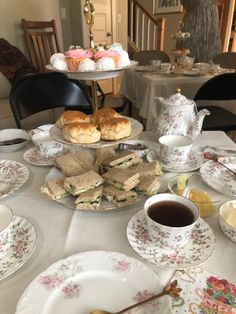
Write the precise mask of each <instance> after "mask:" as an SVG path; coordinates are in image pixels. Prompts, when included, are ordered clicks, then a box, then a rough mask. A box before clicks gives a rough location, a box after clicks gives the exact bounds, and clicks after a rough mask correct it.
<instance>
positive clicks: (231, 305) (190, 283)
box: [172, 267, 236, 314]
mask: <svg viewBox="0 0 236 314" xmlns="http://www.w3.org/2000/svg"><path fill="white" fill-rule="evenodd" d="M175 279H177V281H178V286H179V287H180V288H181V289H182V291H181V293H180V298H178V299H173V300H172V307H173V312H174V313H175V314H182V313H194V314H223V313H224V314H226V313H227V314H235V313H236V308H235V307H236V285H235V284H233V283H231V282H229V281H228V280H226V279H222V278H219V277H217V276H215V275H213V274H211V273H209V272H207V271H206V270H204V269H203V268H201V267H195V268H190V269H187V270H181V271H176V272H175V275H174V277H173V280H175Z"/></svg>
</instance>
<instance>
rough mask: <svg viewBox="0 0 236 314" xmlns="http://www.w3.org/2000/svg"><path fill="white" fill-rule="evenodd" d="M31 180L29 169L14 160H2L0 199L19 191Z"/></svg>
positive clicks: (0, 166)
mask: <svg viewBox="0 0 236 314" xmlns="http://www.w3.org/2000/svg"><path fill="white" fill-rule="evenodd" d="M28 179H29V169H28V168H27V167H26V166H25V165H23V164H22V163H20V162H17V161H14V160H3V159H2V160H0V198H3V197H5V196H7V195H9V194H11V193H13V192H14V191H16V190H18V189H19V188H20V187H21V186H22V185H23V184H24V183H25V182H26V181H27V180H28Z"/></svg>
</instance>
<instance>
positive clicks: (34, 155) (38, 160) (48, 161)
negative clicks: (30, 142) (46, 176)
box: [23, 147, 55, 166]
mask: <svg viewBox="0 0 236 314" xmlns="http://www.w3.org/2000/svg"><path fill="white" fill-rule="evenodd" d="M23 158H24V160H25V161H27V162H28V163H29V164H31V165H34V166H53V165H54V159H55V157H51V158H44V157H42V156H41V155H40V154H39V153H38V151H37V149H36V147H32V148H30V149H28V150H27V151H25V152H24V155H23Z"/></svg>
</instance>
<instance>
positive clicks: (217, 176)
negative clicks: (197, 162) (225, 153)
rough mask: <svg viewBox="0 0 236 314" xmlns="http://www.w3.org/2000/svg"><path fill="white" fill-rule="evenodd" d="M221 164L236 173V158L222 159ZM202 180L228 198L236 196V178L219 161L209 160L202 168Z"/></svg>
mask: <svg viewBox="0 0 236 314" xmlns="http://www.w3.org/2000/svg"><path fill="white" fill-rule="evenodd" d="M218 160H219V161H220V162H221V163H223V164H224V165H226V166H227V167H228V168H230V169H232V170H233V171H235V172H236V157H221V158H219V159H218ZM200 173H201V176H202V179H203V180H204V181H205V182H206V183H207V184H208V185H210V186H211V187H212V188H213V189H215V190H216V191H218V192H220V193H224V194H225V195H227V196H233V197H235V196H236V177H235V176H234V175H233V174H232V173H231V172H230V171H229V170H227V169H226V168H225V167H224V166H222V165H221V164H220V163H218V162H217V161H213V160H208V161H207V162H206V163H204V164H203V165H202V166H201V168H200Z"/></svg>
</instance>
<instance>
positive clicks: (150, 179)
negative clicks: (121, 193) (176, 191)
mask: <svg viewBox="0 0 236 314" xmlns="http://www.w3.org/2000/svg"><path fill="white" fill-rule="evenodd" d="M159 188H160V182H159V181H158V179H157V177H156V176H147V177H142V178H141V179H140V182H139V183H138V184H137V185H136V187H135V191H136V192H137V193H138V194H145V195H150V196H151V195H155V194H157V192H158V191H159Z"/></svg>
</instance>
